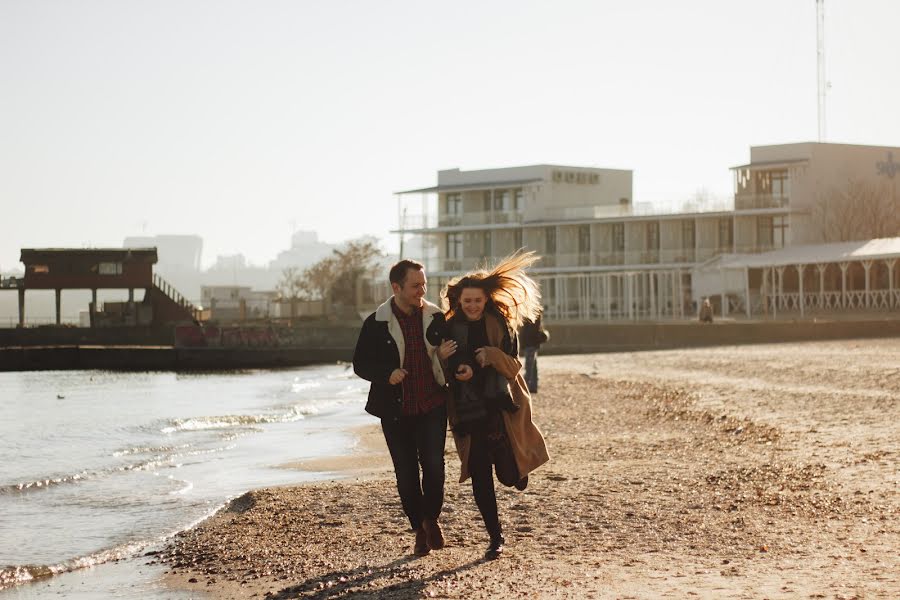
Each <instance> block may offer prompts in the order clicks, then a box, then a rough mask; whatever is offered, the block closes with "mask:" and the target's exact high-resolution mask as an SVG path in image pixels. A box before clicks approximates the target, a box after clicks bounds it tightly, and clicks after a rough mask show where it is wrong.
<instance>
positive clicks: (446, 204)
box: [397, 143, 900, 320]
mask: <svg viewBox="0 0 900 600" xmlns="http://www.w3.org/2000/svg"><path fill="white" fill-rule="evenodd" d="M894 152H896V153H897V156H898V157H900V148H886V147H874V146H850V145H841V144H820V143H802V144H787V145H778V146H761V147H753V148H751V161H750V163H748V164H746V165H741V166H738V167H734V168H733V172H734V179H735V193H734V198H733V201H731V202H728V203H723V204H722V205H711V204H710V203H706V204H703V205H701V204H699V203H696V202H685V203H682V204H680V205H677V206H670V207H665V208H660V207H658V206H649V205H642V204H640V203H635V202H634V201H633V198H632V186H631V180H632V176H631V171H626V170H615V169H597V168H585V167H570V166H557V165H534V166H528V167H514V168H507V169H489V170H479V171H460V170H458V169H453V170H448V171H440V172H438V182H437V185H436V186H433V187H428V188H423V189H416V190H409V191H405V192H400V193H399V194H398V198H399V202H400V227H399V229H398V230H397V233H399V235H400V236H401V252H402V253H403V254H404V255H405V256H408V257H413V258H416V257H421V258H422V260H423V261H424V262H425V264H426V268H427V270H428V274H429V279H430V284H431V285H430V291H429V295H430V297H431V298H432V299H433V300H436V299H437V298H436V297H437V294H438V292H439V290H440V289H441V288H442V287H443V286H444V284H445V283H446V282H447V280H448V279H449V278H451V277H453V276H455V275H457V274H459V273H460V272H462V271H465V270H469V269H472V268H474V267H475V266H476V265H478V264H483V263H484V262H494V261H496V260H497V259H499V258H500V257H503V256H505V255H508V254H510V253H511V252H513V251H515V250H516V249H518V248H521V247H524V248H527V249H530V250H535V251H537V252H538V253H539V254H540V255H542V257H543V259H542V260H541V262H540V263H538V265H537V266H536V268H534V270H533V275H534V276H535V277H536V279H538V280H539V282H540V283H541V286H542V292H543V295H544V303H545V305H546V307H547V308H546V312H547V315H548V317H549V318H552V319H574V320H593V319H607V320H613V319H664V318H681V317H685V316H693V314H694V310H695V306H696V303H697V301H698V300H699V295H698V294H696V293H695V292H694V286H693V285H692V283H693V279H694V276H695V272H696V269H698V268H701V267H702V266H703V265H705V264H709V262H710V261H715V260H717V259H718V258H719V257H722V256H725V255H729V256H730V255H744V254H761V253H766V252H770V251H774V250H778V249H781V248H786V247H790V246H796V245H810V244H819V243H827V242H839V241H849V240H862V239H869V238H873V237H891V236H896V235H900V222H898V220H897V219H898V216H900V210H898V209H900V205H898V204H897V195H896V193H895V189H894V177H895V175H896V173H897V171H898V169H900V164H898V163H895V162H894V159H893V156H894ZM892 268H893V267H892ZM758 279H759V280H758V281H755V282H754V281H751V282H750V284H749V285H750V286H751V287H753V286H754V284H755V287H754V289H755V293H756V302H757V304H759V302H760V300H759V296H760V293H763V294H764V293H765V288H764V286H762V278H761V275H760V276H759V277H758ZM890 279H891V280H892V281H893V280H894V278H893V277H891V278H890ZM885 280H887V279H885ZM742 282H743V284H742V286H741V289H742V290H744V291H746V290H745V288H746V287H747V285H748V284H747V282H746V277H745V278H744V279H743V280H742ZM706 283H707V284H708V283H709V277H707V278H706ZM727 289H728V288H727V286H726V288H725V289H719V288H716V287H715V286H714V287H713V290H712V291H715V292H718V294H719V297H720V298H725V297H726V292H727ZM774 289H775V288H771V286H770V288H769V291H770V292H772V291H774ZM761 290H762V292H761ZM709 293H710V290H708V289H705V290H704V294H703V295H709ZM718 301H719V300H717V302H718ZM738 304H739V302H738ZM739 308H743V310H742V311H741V314H743V313H746V312H747V307H743V306H741V307H739ZM727 311H728V307H727V302H726V312H727ZM720 312H721V307H719V310H717V314H718V313H720ZM751 314H752V313H751Z"/></svg>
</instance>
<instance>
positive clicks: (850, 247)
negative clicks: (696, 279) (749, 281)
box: [700, 237, 900, 269]
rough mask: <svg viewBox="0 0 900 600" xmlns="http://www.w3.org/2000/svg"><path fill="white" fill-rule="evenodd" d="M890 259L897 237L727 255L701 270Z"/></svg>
mask: <svg viewBox="0 0 900 600" xmlns="http://www.w3.org/2000/svg"><path fill="white" fill-rule="evenodd" d="M890 258H900V237H893V238H877V239H874V240H864V241H859V242H835V243H831V244H815V245H809V246H790V247H788V248H781V249H778V250H772V251H771V252H763V253H761V254H726V255H723V256H721V257H719V259H718V260H713V261H710V262H709V263H707V264H706V265H703V266H701V267H700V269H704V268H713V269H720V268H721V269H744V268H750V269H761V268H765V267H784V266H788V265H814V264H824V263H841V262H850V261H860V260H883V259H890Z"/></svg>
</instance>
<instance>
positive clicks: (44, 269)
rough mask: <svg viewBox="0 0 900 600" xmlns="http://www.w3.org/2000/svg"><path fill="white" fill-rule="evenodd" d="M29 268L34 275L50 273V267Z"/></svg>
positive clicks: (37, 266)
mask: <svg viewBox="0 0 900 600" xmlns="http://www.w3.org/2000/svg"><path fill="white" fill-rule="evenodd" d="M28 268H29V269H31V272H32V273H41V274H44V273H49V272H50V265H31V266H30V267H28Z"/></svg>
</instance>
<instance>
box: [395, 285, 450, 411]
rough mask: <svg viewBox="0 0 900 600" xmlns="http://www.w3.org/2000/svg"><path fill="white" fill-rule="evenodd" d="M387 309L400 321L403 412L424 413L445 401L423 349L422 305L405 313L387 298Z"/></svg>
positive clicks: (428, 358) (426, 352)
mask: <svg viewBox="0 0 900 600" xmlns="http://www.w3.org/2000/svg"><path fill="white" fill-rule="evenodd" d="M391 310H393V311H394V316H395V317H397V321H398V322H399V323H400V330H401V331H402V332H403V339H404V342H405V346H406V351H405V352H404V354H403V368H404V369H405V370H406V378H405V379H404V380H403V383H402V384H401V389H402V390H403V408H402V410H401V412H402V414H403V415H404V416H413V415H424V414H425V413H427V412H430V411H431V410H432V409H435V408H437V407H439V406H441V405H442V404H444V402H445V401H446V397H445V395H444V389H443V388H442V387H440V386H439V385H438V384H437V381H435V379H434V372H433V371H432V370H431V358H430V357H429V356H428V351H427V350H426V349H425V332H424V331H423V330H422V309H421V308H414V309H413V311H412V313H410V314H408V315H407V314H405V313H404V312H403V311H402V310H400V309H399V308H397V305H396V304H394V301H393V300H391Z"/></svg>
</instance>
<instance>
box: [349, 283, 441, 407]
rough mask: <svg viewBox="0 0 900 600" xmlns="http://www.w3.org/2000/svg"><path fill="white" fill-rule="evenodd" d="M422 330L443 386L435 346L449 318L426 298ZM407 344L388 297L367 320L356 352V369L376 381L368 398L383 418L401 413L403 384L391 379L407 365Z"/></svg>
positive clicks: (438, 342)
mask: <svg viewBox="0 0 900 600" xmlns="http://www.w3.org/2000/svg"><path fill="white" fill-rule="evenodd" d="M422 331H424V332H425V350H426V351H427V352H428V356H429V358H431V366H432V372H433V373H434V378H435V380H436V381H437V383H438V385H439V386H444V385H446V381H445V379H444V371H443V369H442V368H441V363H440V360H438V357H437V352H436V351H435V350H436V348H437V346H439V345H440V343H441V341H442V340H443V338H444V336H445V335H446V333H445V332H446V322H445V321H444V314H443V313H442V312H441V309H440V308H439V307H437V306H435V305H434V304H431V303H430V302H425V305H424V306H423V307H422ZM405 348H406V342H405V340H404V339H403V331H402V330H401V329H400V323H399V322H398V321H397V317H396V315H394V311H393V309H392V308H391V300H388V301H387V302H385V303H384V304H382V305H381V306H379V307H378V308H377V309H376V310H375V312H374V313H372V314H371V315H369V317H368V318H367V319H366V320H365V321H364V322H363V326H362V330H361V331H360V332H359V339H358V340H357V341H356V350H355V351H354V352H353V372H354V373H356V374H357V375H359V376H360V377H362V378H363V379H365V380H367V381H371V382H372V385H371V386H369V400H368V402H366V412H368V413H369V414H372V415H375V416H376V417H379V418H381V419H386V418H396V417H399V416H400V414H401V408H402V403H403V398H402V394H401V387H400V384H397V385H391V384H390V383H388V380H389V379H390V377H391V373H393V372H394V369H400V368H402V367H403V357H404V352H405Z"/></svg>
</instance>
